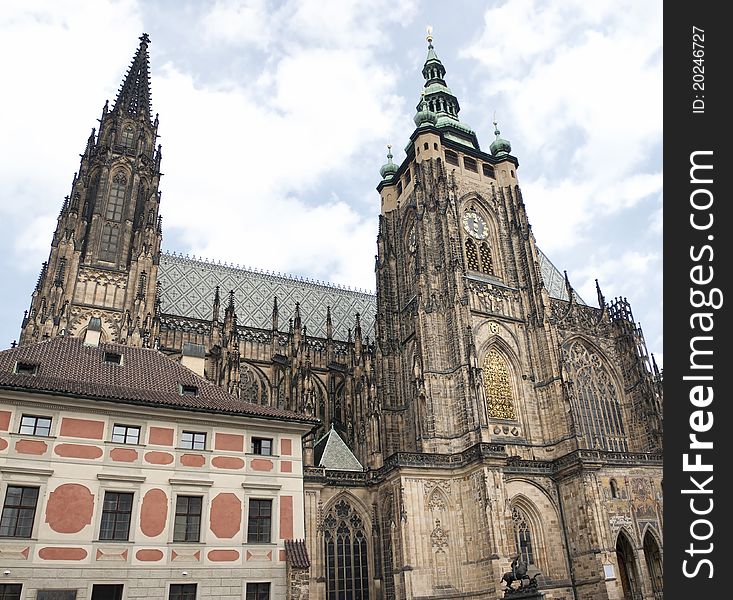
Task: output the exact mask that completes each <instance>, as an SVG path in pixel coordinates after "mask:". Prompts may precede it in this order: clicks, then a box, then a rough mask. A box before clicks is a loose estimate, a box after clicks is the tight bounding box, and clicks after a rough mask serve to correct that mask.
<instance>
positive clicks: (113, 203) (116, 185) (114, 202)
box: [105, 173, 127, 223]
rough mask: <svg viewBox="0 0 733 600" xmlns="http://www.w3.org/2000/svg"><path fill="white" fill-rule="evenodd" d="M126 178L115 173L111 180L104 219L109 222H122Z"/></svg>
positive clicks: (121, 174)
mask: <svg viewBox="0 0 733 600" xmlns="http://www.w3.org/2000/svg"><path fill="white" fill-rule="evenodd" d="M126 188H127V178H126V177H125V175H124V174H123V173H117V174H116V175H115V176H114V178H113V179H112V187H111V188H110V191H109V199H108V200H107V212H106V214H105V217H106V218H107V219H108V220H109V221H114V222H115V223H119V222H120V221H121V220H122V207H123V206H124V204H125V190H126Z"/></svg>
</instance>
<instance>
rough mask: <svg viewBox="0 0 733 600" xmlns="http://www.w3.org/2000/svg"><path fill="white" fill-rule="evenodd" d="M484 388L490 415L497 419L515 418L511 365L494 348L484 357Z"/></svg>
mask: <svg viewBox="0 0 733 600" xmlns="http://www.w3.org/2000/svg"><path fill="white" fill-rule="evenodd" d="M483 371H484V390H485V391H486V403H487V405H488V409H489V417H493V418H495V419H515V418H516V412H515V410H514V403H513V402H512V385H511V378H510V376H509V367H508V366H507V364H506V360H505V359H504V357H503V356H502V355H501V354H500V353H499V352H498V350H496V348H492V349H491V350H490V351H489V352H488V354H486V358H485V359H484V368H483Z"/></svg>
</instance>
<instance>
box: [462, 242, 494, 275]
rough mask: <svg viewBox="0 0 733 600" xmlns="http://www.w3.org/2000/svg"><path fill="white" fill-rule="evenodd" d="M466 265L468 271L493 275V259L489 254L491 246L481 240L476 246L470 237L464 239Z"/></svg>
mask: <svg viewBox="0 0 733 600" xmlns="http://www.w3.org/2000/svg"><path fill="white" fill-rule="evenodd" d="M465 249H466V266H467V267H468V269H469V270H470V271H476V272H477V273H486V274H487V275H494V259H493V257H492V255H491V246H489V244H488V243H487V242H481V243H480V244H479V245H478V246H477V245H476V242H475V241H474V240H472V239H471V238H467V239H466V244H465Z"/></svg>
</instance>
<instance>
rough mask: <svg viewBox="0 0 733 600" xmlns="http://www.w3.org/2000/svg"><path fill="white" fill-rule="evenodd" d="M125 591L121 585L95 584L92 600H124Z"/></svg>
mask: <svg viewBox="0 0 733 600" xmlns="http://www.w3.org/2000/svg"><path fill="white" fill-rule="evenodd" d="M124 589H125V586H124V585H122V584H121V583H95V584H94V585H92V600H122V591H123V590H124Z"/></svg>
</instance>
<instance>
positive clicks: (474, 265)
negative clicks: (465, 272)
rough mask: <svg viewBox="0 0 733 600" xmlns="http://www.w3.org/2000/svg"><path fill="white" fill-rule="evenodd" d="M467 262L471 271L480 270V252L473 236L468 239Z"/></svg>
mask: <svg viewBox="0 0 733 600" xmlns="http://www.w3.org/2000/svg"><path fill="white" fill-rule="evenodd" d="M466 263H467V265H468V268H469V269H470V270H471V271H480V270H481V267H480V265H479V262H478V252H477V251H476V244H475V243H474V241H473V240H472V239H471V238H468V239H467V240H466Z"/></svg>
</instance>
